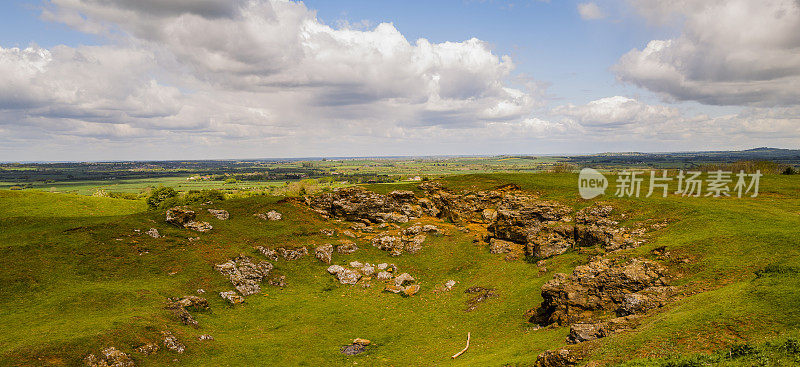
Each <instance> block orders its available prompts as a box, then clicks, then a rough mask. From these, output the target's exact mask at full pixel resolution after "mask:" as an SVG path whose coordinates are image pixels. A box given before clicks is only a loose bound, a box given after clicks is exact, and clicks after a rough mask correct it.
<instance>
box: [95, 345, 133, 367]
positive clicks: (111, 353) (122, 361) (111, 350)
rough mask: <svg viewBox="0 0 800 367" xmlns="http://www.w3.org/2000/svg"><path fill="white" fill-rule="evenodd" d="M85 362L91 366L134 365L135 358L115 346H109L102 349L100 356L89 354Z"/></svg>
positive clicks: (114, 366)
mask: <svg viewBox="0 0 800 367" xmlns="http://www.w3.org/2000/svg"><path fill="white" fill-rule="evenodd" d="M83 362H84V363H85V364H86V365H87V366H90V367H133V366H135V365H136V364H135V363H133V359H131V357H130V356H129V355H127V354H126V353H124V352H122V351H120V350H119V349H117V348H115V347H108V348H105V349H103V350H102V351H101V353H100V357H97V356H95V355H94V354H89V355H88V356H86V358H84V359H83Z"/></svg>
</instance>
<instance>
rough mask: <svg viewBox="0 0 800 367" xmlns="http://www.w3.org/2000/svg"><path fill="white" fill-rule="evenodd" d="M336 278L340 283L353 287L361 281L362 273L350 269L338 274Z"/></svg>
mask: <svg viewBox="0 0 800 367" xmlns="http://www.w3.org/2000/svg"><path fill="white" fill-rule="evenodd" d="M336 278H337V279H339V283H342V284H351V285H352V284H356V283H358V280H359V279H361V273H360V272H357V271H353V270H350V269H344V270H343V271H341V272H339V273H336Z"/></svg>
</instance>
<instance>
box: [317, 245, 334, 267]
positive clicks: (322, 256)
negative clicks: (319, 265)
mask: <svg viewBox="0 0 800 367" xmlns="http://www.w3.org/2000/svg"><path fill="white" fill-rule="evenodd" d="M314 256H315V257H316V258H317V259H318V260H319V261H322V262H324V263H326V264H330V263H331V259H332V258H333V245H331V244H324V245H322V246H319V247H317V248H316V249H315V250H314Z"/></svg>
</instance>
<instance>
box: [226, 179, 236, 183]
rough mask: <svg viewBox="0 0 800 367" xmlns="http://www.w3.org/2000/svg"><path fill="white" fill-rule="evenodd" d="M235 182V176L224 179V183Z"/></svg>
mask: <svg viewBox="0 0 800 367" xmlns="http://www.w3.org/2000/svg"><path fill="white" fill-rule="evenodd" d="M235 183H236V179H235V178H229V179H227V180H225V184H235Z"/></svg>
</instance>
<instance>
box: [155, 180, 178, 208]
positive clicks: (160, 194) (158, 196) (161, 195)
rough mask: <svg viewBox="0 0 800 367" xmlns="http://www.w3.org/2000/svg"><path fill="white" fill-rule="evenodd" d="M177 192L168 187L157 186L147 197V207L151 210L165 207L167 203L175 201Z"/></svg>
mask: <svg viewBox="0 0 800 367" xmlns="http://www.w3.org/2000/svg"><path fill="white" fill-rule="evenodd" d="M177 196H178V192H177V191H175V189H173V188H171V187H169V186H159V187H158V188H156V189H155V190H153V191H152V192H151V193H150V196H148V197H147V207H148V208H150V209H151V210H155V209H159V208H162V207H165V206H166V203H167V201H169V202H170V203H172V202H173V201H174V200H170V199H177Z"/></svg>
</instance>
